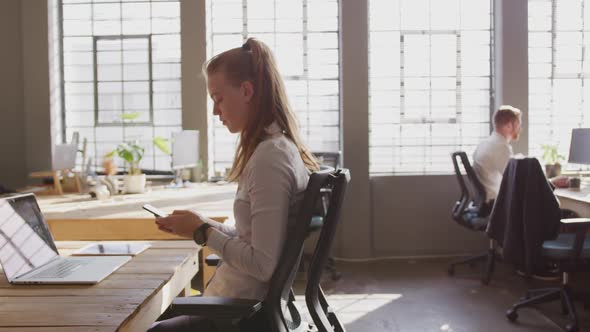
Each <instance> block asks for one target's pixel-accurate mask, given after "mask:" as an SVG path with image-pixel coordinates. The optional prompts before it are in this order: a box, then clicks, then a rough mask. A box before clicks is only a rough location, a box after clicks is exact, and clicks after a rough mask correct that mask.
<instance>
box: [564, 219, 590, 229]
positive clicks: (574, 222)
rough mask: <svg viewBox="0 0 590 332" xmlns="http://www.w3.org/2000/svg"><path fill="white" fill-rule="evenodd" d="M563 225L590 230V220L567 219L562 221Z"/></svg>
mask: <svg viewBox="0 0 590 332" xmlns="http://www.w3.org/2000/svg"><path fill="white" fill-rule="evenodd" d="M561 223H562V224H564V225H567V226H568V227H573V228H576V229H579V228H588V227H590V218H566V219H561Z"/></svg>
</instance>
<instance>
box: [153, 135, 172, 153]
mask: <svg viewBox="0 0 590 332" xmlns="http://www.w3.org/2000/svg"><path fill="white" fill-rule="evenodd" d="M154 145H155V146H156V147H157V148H158V149H160V151H162V152H164V153H165V154H167V155H171V154H172V152H171V151H170V144H168V140H167V139H165V138H163V137H160V136H156V137H154Z"/></svg>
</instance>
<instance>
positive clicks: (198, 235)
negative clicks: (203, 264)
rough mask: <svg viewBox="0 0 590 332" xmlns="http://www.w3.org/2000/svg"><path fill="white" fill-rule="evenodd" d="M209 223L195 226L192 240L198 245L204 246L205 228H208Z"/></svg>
mask: <svg viewBox="0 0 590 332" xmlns="http://www.w3.org/2000/svg"><path fill="white" fill-rule="evenodd" d="M209 227H211V225H209V224H208V223H203V224H202V225H201V226H199V227H197V229H195V231H194V232H193V240H194V241H195V242H196V243H197V244H198V245H200V246H204V245H205V244H207V229H209Z"/></svg>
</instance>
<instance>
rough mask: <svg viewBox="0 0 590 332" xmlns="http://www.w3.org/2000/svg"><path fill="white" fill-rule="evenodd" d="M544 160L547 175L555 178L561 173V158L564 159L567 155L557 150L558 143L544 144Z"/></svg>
mask: <svg viewBox="0 0 590 332" xmlns="http://www.w3.org/2000/svg"><path fill="white" fill-rule="evenodd" d="M541 147H542V149H543V161H544V162H545V175H547V177H548V178H553V177H556V176H558V175H560V174H561V164H560V163H559V161H560V160H564V159H565V157H564V156H562V155H561V154H559V152H558V151H557V145H551V144H543V145H541Z"/></svg>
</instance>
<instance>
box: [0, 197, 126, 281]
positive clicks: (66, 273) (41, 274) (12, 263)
mask: <svg viewBox="0 0 590 332" xmlns="http://www.w3.org/2000/svg"><path fill="white" fill-rule="evenodd" d="M130 259H131V257H130V256H100V257H91V256H83V257H60V256H59V253H58V251H57V247H56V246H55V242H54V241H53V237H52V236H51V233H50V232H49V228H48V227H47V224H46V223H45V220H44V219H43V215H42V214H41V210H40V209H39V205H37V200H36V199H35V196H34V195H33V194H26V195H20V196H13V197H8V198H3V199H0V264H1V265H2V269H3V270H4V274H5V275H6V278H7V279H8V281H9V282H10V283H12V284H96V283H98V282H100V281H101V280H103V279H104V278H106V277H107V276H108V275H109V274H111V273H112V272H114V271H115V270H117V269H118V268H119V267H121V266H122V265H123V264H125V263H126V262H128V261H129V260H130Z"/></svg>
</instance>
